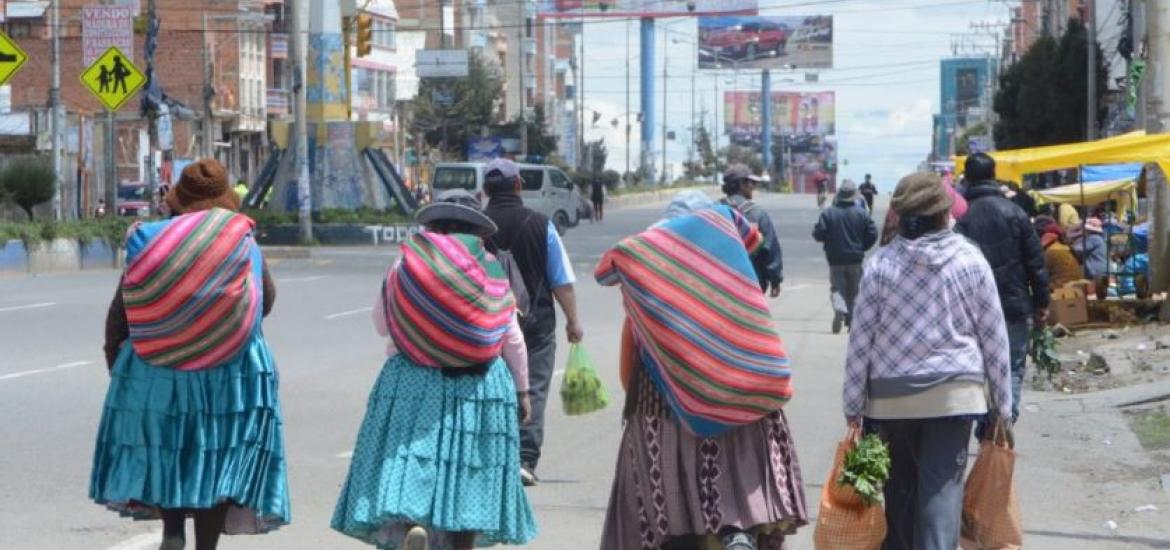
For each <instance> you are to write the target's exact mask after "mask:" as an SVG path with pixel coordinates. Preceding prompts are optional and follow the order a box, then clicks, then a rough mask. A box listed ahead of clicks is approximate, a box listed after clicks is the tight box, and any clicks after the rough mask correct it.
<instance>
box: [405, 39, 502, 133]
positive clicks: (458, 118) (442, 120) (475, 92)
mask: <svg viewBox="0 0 1170 550" xmlns="http://www.w3.org/2000/svg"><path fill="white" fill-rule="evenodd" d="M468 56H469V58H468V74H467V76H466V77H462V78H424V79H422V81H421V82H420V83H419V87H418V95H416V96H415V98H414V100H413V101H412V102H411V107H412V109H411V111H412V116H413V121H414V129H415V130H416V131H421V132H422V133H423V141H424V142H425V143H426V144H427V145H429V146H431V147H435V148H438V149H440V150H442V151H443V152H444V153H446V154H456V153H460V152H462V151H463V149H464V148H465V147H466V146H467V140H468V138H469V137H471V136H475V135H480V134H481V133H482V131H483V129H484V128H487V127H488V126H490V125H491V124H493V123H495V122H497V121H498V120H499V116H498V113H497V104H498V102H499V98H500V93H501V92H502V91H503V89H504V83H503V79H502V78H501V77H500V75H499V74H498V72H497V70H496V69H495V68H493V67H489V66H488V65H487V64H485V63H484V62H483V60H482V59H480V56H479V54H476V53H469V54H468Z"/></svg>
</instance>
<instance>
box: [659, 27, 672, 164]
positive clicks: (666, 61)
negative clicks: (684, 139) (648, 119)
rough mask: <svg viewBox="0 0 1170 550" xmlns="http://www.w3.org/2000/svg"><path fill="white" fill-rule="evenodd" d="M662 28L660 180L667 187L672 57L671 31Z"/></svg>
mask: <svg viewBox="0 0 1170 550" xmlns="http://www.w3.org/2000/svg"><path fill="white" fill-rule="evenodd" d="M662 30H663V33H662V178H661V179H660V180H659V181H661V182H662V185H663V186H664V187H665V186H666V84H667V82H666V81H667V79H668V78H669V77H670V75H669V71H668V70H667V67H668V66H669V65H670V58H669V55H670V54H669V52H670V46H669V44H667V42H666V41H667V40H668V39H669V38H668V35H669V34H670V33H668V32H666V29H665V28H663V29H662Z"/></svg>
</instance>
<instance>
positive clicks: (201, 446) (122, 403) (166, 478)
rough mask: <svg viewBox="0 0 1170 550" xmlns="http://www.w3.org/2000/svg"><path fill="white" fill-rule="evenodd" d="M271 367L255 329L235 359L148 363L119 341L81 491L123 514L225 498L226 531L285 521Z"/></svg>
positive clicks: (141, 515)
mask: <svg viewBox="0 0 1170 550" xmlns="http://www.w3.org/2000/svg"><path fill="white" fill-rule="evenodd" d="M277 386H278V381H277V373H276V365H275V363H274V362H273V360H272V355H271V354H270V352H269V350H268V344H267V343H266V342H265V341H264V337H263V336H262V335H261V334H260V333H257V335H256V336H255V337H254V338H253V340H252V342H251V343H250V344H249V345H248V347H247V348H245V350H244V351H243V353H242V354H241V356H240V357H239V359H237V360H235V361H232V362H231V363H228V364H225V365H222V366H218V367H214V368H210V369H204V370H197V371H180V370H175V369H171V368H163V367H154V366H151V365H149V364H147V363H146V362H144V361H143V360H142V359H141V358H139V357H138V355H137V354H135V353H134V350H133V348H132V347H131V346H130V344H129V343H126V344H123V346H122V350H121V352H120V353H119V355H118V359H117V362H116V363H115V364H114V367H113V369H112V371H111V378H110V386H109V390H108V391H107V393H106V402H105V407H104V410H103V411H102V420H101V424H100V426H99V427H98V433H97V445H96V448H95V450H94V455H93V470H92V473H91V475H90V489H89V496H90V498H91V499H93V500H94V502H97V503H98V504H101V505H104V506H106V507H108V508H110V509H112V510H114V511H116V512H119V513H121V514H122V515H124V516H130V517H134V518H136V519H153V518H157V517H159V509H206V508H212V507H215V506H217V505H219V504H222V503H229V504H230V507H229V510H228V521H227V524H226V525H225V528H224V532H225V533H229V534H245V533H263V532H267V531H270V530H272V529H276V528H278V527H280V526H282V525H284V524H287V523H288V522H289V496H288V476H287V468H286V465H285V456H284V435H283V425H282V421H281V411H280V399H279V398H278V397H277Z"/></svg>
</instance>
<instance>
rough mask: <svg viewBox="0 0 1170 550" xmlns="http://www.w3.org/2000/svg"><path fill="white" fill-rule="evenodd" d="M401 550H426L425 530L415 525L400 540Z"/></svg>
mask: <svg viewBox="0 0 1170 550" xmlns="http://www.w3.org/2000/svg"><path fill="white" fill-rule="evenodd" d="M402 550H427V530H426V529H423V528H422V527H419V526H417V525H415V526H414V527H411V528H410V531H407V532H406V537H405V538H403V539H402Z"/></svg>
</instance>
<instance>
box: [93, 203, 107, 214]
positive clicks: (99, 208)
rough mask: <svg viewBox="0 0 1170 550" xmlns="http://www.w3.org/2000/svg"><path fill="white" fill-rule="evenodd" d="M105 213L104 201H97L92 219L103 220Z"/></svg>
mask: <svg viewBox="0 0 1170 550" xmlns="http://www.w3.org/2000/svg"><path fill="white" fill-rule="evenodd" d="M106 213H107V212H106V199H98V201H97V207H95V208H94V209H93V217H95V218H104V217H106Z"/></svg>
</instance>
